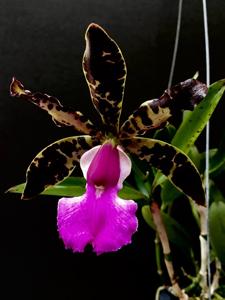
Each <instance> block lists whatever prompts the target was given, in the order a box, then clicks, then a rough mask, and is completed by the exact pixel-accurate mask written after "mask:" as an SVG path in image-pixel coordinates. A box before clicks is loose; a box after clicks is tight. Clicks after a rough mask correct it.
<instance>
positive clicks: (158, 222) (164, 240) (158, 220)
mask: <svg viewBox="0 0 225 300" xmlns="http://www.w3.org/2000/svg"><path fill="white" fill-rule="evenodd" d="M150 209H151V213H152V218H153V221H154V224H155V227H156V231H157V233H158V236H159V239H160V241H161V244H162V248H163V254H164V261H165V265H166V268H167V272H168V275H169V278H170V281H171V284H172V291H173V293H174V294H175V295H176V296H177V297H178V298H179V299H180V300H187V299H188V296H187V295H186V294H185V293H184V292H183V291H182V290H181V288H180V286H179V284H178V282H177V280H176V276H175V272H174V268H173V263H172V260H171V250H170V245H169V240H168V236H167V232H166V228H165V225H164V223H163V219H162V216H161V213H160V208H159V205H158V203H157V202H156V201H153V202H152V203H151V206H150Z"/></svg>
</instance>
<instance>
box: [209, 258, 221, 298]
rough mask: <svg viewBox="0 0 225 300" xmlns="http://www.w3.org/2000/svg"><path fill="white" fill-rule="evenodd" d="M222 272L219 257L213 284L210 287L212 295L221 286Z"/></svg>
mask: <svg viewBox="0 0 225 300" xmlns="http://www.w3.org/2000/svg"><path fill="white" fill-rule="evenodd" d="M220 272H221V262H220V261H219V259H218V258H216V272H215V273H214V275H213V280H212V285H211V288H210V292H211V295H213V294H214V292H215V290H216V289H217V288H218V287H219V280H220Z"/></svg>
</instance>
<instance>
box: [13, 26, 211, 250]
mask: <svg viewBox="0 0 225 300" xmlns="http://www.w3.org/2000/svg"><path fill="white" fill-rule="evenodd" d="M85 39H86V48H85V52H84V56H83V70H84V75H85V77H86V81H87V84H88V87H89V90H90V95H91V99H92V102H93V105H94V107H95V108H96V110H97V112H98V113H99V115H100V117H101V124H102V126H101V128H99V129H98V128H97V126H95V125H94V124H93V123H92V122H91V121H90V120H88V119H87V118H86V117H85V116H84V115H83V114H82V113H81V112H78V111H75V110H73V109H70V108H65V107H63V106H62V105H61V103H60V102H59V100H58V99H56V98H54V97H52V96H48V95H47V94H41V93H32V92H31V91H29V90H26V89H25V88H24V86H23V85H22V83H21V82H19V81H18V80H17V79H15V78H13V81H12V83H11V95H12V96H16V97H21V98H24V99H26V100H29V101H31V102H32V103H34V104H35V105H37V106H39V107H40V108H42V109H43V110H46V111H47V112H48V113H49V114H50V115H51V116H52V119H53V121H54V122H55V123H56V125H58V126H72V127H73V128H74V129H75V130H76V131H79V132H81V133H82V134H85V135H80V136H72V137H66V138H64V139H61V140H59V141H56V142H55V143H53V144H51V145H49V146H48V147H46V148H45V149H44V150H42V151H41V152H40V153H39V154H38V155H37V156H36V157H35V158H34V160H33V161H32V162H31V164H30V166H29V167H28V170H27V182H26V186H25V189H24V193H23V196H22V198H23V199H28V198H31V197H34V196H35V195H37V194H39V193H41V192H43V191H44V190H45V189H47V188H48V187H50V186H52V185H55V184H57V183H59V182H61V181H63V180H64V179H65V178H66V177H68V176H70V175H71V173H72V172H73V170H74V168H75V167H76V166H77V165H79V163H80V166H81V169H82V171H83V175H84V177H85V178H86V181H87V184H86V193H85V194H84V195H83V196H81V197H74V198H62V199H60V200H59V203H58V231H59V235H60V237H61V238H62V240H63V241H64V244H65V247H66V248H70V249H72V250H73V251H74V252H75V251H78V252H82V251H84V248H85V246H86V245H87V244H91V245H92V246H93V250H94V251H95V252H96V253H98V254H100V253H103V252H107V251H116V250H118V249H120V248H121V247H122V246H123V245H126V244H128V243H130V242H131V237H132V235H133V233H134V232H135V231H136V230H137V226H138V221H137V217H136V215H135V213H136V210H137V204H136V203H135V202H134V201H133V200H123V199H121V198H119V197H118V195H117V194H118V191H119V190H120V189H121V188H122V185H123V181H124V180H125V179H126V177H127V176H128V175H129V174H130V171H131V160H130V158H129V156H128V155H127V154H126V153H125V151H126V152H127V153H128V154H130V155H134V156H136V157H137V158H139V159H140V160H144V161H145V162H146V163H148V164H149V166H153V167H155V168H157V169H159V170H160V171H161V172H162V173H163V174H164V175H165V176H166V177H167V178H168V179H169V180H170V181H171V182H172V183H173V184H174V185H175V186H176V187H177V188H178V189H179V190H180V191H182V192H183V193H185V194H186V195H187V196H188V197H189V198H190V199H192V200H194V201H195V202H197V203H198V204H204V201H205V200H204V199H205V197H204V190H203V187H202V182H201V178H200V175H199V173H198V171H197V169H196V167H195V166H194V164H193V163H192V161H191V160H190V159H189V158H188V156H186V155H185V154H184V153H183V152H182V151H180V150H179V149H177V148H176V147H174V146H172V145H170V144H168V143H166V142H163V141H160V140H156V139H151V138H146V137H142V135H143V134H145V133H146V132H148V131H149V130H153V129H157V128H161V127H163V126H165V125H166V124H167V123H168V122H170V123H173V121H174V120H175V119H176V118H177V117H178V116H179V114H181V113H182V111H183V110H193V109H194V107H195V106H196V104H198V103H199V102H200V101H201V100H202V99H203V97H204V96H205V95H206V92H207V87H206V85H205V84H203V83H201V82H199V81H197V80H195V79H188V80H186V81H184V82H181V83H179V84H177V85H175V86H173V87H172V88H170V89H167V90H166V91H165V92H164V93H163V95H162V96H161V97H160V98H159V99H153V100H148V101H146V102H144V103H143V104H141V106H140V107H139V108H138V109H137V110H136V111H135V112H134V113H133V114H132V115H130V117H129V118H128V119H127V120H126V121H125V122H124V123H123V124H122V126H120V115H121V109H122V102H123V95H124V87H125V80H126V65H125V61H124V58H123V55H122V53H121V50H120V49H119V47H118V45H117V44H116V42H115V41H114V40H113V39H112V38H111V37H110V36H109V35H108V34H107V33H106V32H105V30H104V29H103V28H101V27H100V26H99V25H97V24H90V25H89V27H88V28H87V31H86V35H85Z"/></svg>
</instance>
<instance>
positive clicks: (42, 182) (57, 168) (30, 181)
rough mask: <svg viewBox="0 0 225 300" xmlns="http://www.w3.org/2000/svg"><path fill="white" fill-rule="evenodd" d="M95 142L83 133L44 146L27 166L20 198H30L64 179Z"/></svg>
mask: <svg viewBox="0 0 225 300" xmlns="http://www.w3.org/2000/svg"><path fill="white" fill-rule="evenodd" d="M96 144H97V142H96V140H94V138H92V137H90V136H88V135H86V136H85V135H84V136H74V137H67V138H64V139H61V140H59V141H57V142H55V143H53V144H51V145H49V146H48V147H46V148H45V149H44V150H42V151H41V152H40V153H39V154H38V155H37V156H36V157H35V158H34V159H33V161H32V162H31V164H30V166H29V167H28V170H27V182H26V186H25V190H24V193H23V196H22V198H23V199H29V198H32V197H34V196H36V195H37V194H40V193H41V192H43V191H44V190H45V189H47V188H48V187H50V186H53V185H55V184H57V183H59V182H61V181H62V180H64V179H65V178H66V177H68V176H69V175H70V174H71V173H72V171H73V170H74V168H75V167H76V166H77V165H78V164H79V160H80V157H81V155H82V154H83V153H84V152H85V151H87V150H88V149H90V148H92V147H93V146H94V145H96Z"/></svg>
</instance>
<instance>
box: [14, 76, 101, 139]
mask: <svg viewBox="0 0 225 300" xmlns="http://www.w3.org/2000/svg"><path fill="white" fill-rule="evenodd" d="M10 93H11V96H13V97H21V98H24V99H26V100H28V101H30V102H32V103H34V104H35V105H37V106H38V107H40V108H41V109H43V110H45V111H47V112H48V114H49V115H50V116H52V119H53V121H54V122H55V124H56V125H57V126H73V127H74V129H75V130H77V131H80V132H81V133H85V134H91V135H93V134H95V133H96V130H95V128H94V125H93V124H92V123H91V121H89V120H88V119H87V118H86V117H85V116H84V115H83V114H82V113H81V112H79V111H74V110H72V109H70V108H65V107H63V106H62V105H61V103H60V102H59V100H58V99H56V98H54V97H52V96H49V95H47V94H41V93H32V92H31V91H29V90H26V89H25V88H24V86H23V84H22V83H21V82H20V81H19V80H17V79H16V78H13V79H12V83H11V85H10Z"/></svg>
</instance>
